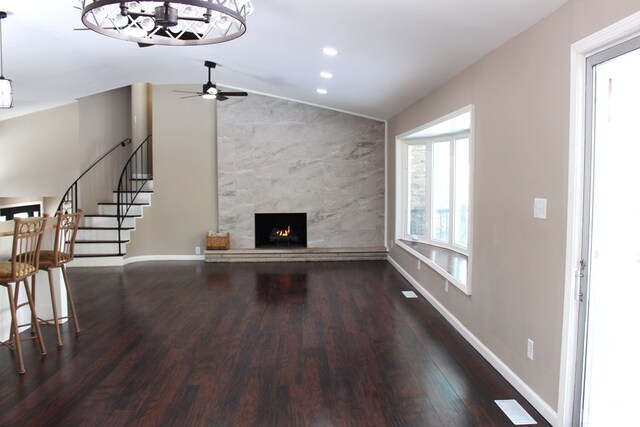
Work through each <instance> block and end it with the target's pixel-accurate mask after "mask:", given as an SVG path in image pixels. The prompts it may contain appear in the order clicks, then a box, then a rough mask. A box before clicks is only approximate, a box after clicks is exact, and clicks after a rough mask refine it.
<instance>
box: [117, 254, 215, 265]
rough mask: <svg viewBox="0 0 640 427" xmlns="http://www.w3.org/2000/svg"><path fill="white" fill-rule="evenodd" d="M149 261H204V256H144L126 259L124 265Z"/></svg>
mask: <svg viewBox="0 0 640 427" xmlns="http://www.w3.org/2000/svg"><path fill="white" fill-rule="evenodd" d="M147 261H204V255H143V256H133V257H128V258H125V259H124V265H127V264H133V263H136V262H147Z"/></svg>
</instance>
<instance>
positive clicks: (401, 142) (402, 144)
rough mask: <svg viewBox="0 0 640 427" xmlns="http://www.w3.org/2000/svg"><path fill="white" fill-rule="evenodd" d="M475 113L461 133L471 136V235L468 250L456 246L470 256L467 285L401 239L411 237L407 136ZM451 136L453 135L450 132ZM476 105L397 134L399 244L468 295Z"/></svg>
mask: <svg viewBox="0 0 640 427" xmlns="http://www.w3.org/2000/svg"><path fill="white" fill-rule="evenodd" d="M468 112H470V113H471V123H470V129H469V130H468V131H463V132H459V133H460V134H462V133H468V136H469V159H470V162H469V212H468V215H469V219H468V221H469V225H468V230H467V235H468V241H467V251H466V253H464V252H461V251H460V250H458V249H454V250H456V251H457V252H460V253H463V254H464V255H466V256H467V283H466V284H463V283H461V282H459V281H458V280H455V278H453V276H451V275H450V274H449V273H447V272H446V271H445V270H444V269H442V268H441V267H440V266H438V265H436V264H435V263H433V262H432V261H431V260H429V259H428V258H426V257H424V256H423V255H421V254H419V253H418V252H416V251H415V250H413V249H412V248H410V247H409V246H407V245H405V244H403V243H402V242H401V241H400V239H407V238H408V236H410V235H409V234H408V233H407V232H406V230H407V229H406V227H407V224H408V220H407V218H408V214H409V213H408V204H407V203H405V201H406V200H407V197H408V194H407V193H408V187H409V185H408V184H409V182H408V179H409V174H408V164H407V160H408V156H407V148H406V147H407V146H408V145H409V144H410V142H409V143H408V142H407V139H408V138H409V137H410V136H411V135H414V134H415V133H417V132H420V131H422V130H425V129H428V128H430V127H433V126H436V125H438V124H440V123H442V122H445V121H447V120H450V119H453V118H455V117H457V116H460V115H462V114H465V113H468ZM449 135H451V134H449ZM438 137H439V136H433V137H429V138H421V139H416V140H415V141H416V143H419V142H420V140H422V141H424V140H425V139H437V138H438ZM474 159H475V106H474V105H473V104H470V105H467V106H466V107H463V108H460V109H459V110H456V111H454V112H452V113H449V114H447V115H445V116H443V117H440V118H438V119H436V120H433V121H431V122H428V123H426V124H424V125H422V126H419V127H417V128H415V129H412V130H410V131H408V132H404V133H402V134H400V135H397V136H396V180H395V181H396V203H395V205H396V216H395V217H396V226H395V236H394V241H395V244H396V245H398V246H400V247H401V248H402V249H404V250H406V251H407V252H408V253H410V254H411V255H413V256H414V257H415V258H417V259H419V260H421V261H424V262H425V263H426V264H427V265H429V266H430V267H431V268H433V270H434V271H436V272H437V273H439V274H440V275H441V276H443V277H444V278H445V279H447V280H449V282H450V283H451V284H453V285H454V286H456V287H457V288H459V289H460V290H461V291H462V292H464V293H465V294H467V295H471V285H472V273H473V256H472V254H473V229H474V227H473V222H474V221H473V212H474V207H473V205H474V203H473V200H474V176H475V173H474V171H475V161H474ZM450 203H452V201H450ZM429 204H431V201H429ZM429 209H431V206H429ZM429 227H431V224H430V225H429ZM411 240H415V239H411ZM424 243H426V244H428V245H433V246H442V245H438V244H437V243H435V244H434V242H432V241H430V242H424ZM443 247H446V248H448V249H452V248H450V247H448V246H443Z"/></svg>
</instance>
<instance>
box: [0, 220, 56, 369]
mask: <svg viewBox="0 0 640 427" xmlns="http://www.w3.org/2000/svg"><path fill="white" fill-rule="evenodd" d="M47 218H48V215H47V214H45V215H44V216H42V217H40V218H27V219H21V218H16V219H15V220H14V221H15V226H14V231H13V246H12V250H11V260H10V261H0V285H1V286H4V287H5V288H7V293H8V297H9V309H10V311H11V330H10V332H9V339H8V340H7V341H2V342H0V345H4V346H7V347H9V348H11V349H13V350H15V352H16V355H17V357H18V373H20V374H24V373H25V368H24V361H23V359H22V344H21V341H22V340H24V339H34V338H35V339H36V340H37V341H38V345H39V346H40V354H42V355H43V356H44V355H45V354H47V352H46V350H45V347H44V341H43V340H42V334H41V333H40V325H38V321H37V320H36V319H37V314H36V309H35V304H34V302H33V296H32V294H31V290H30V289H29V285H28V283H27V279H31V284H32V285H33V283H34V280H35V275H36V274H37V273H38V259H39V256H40V247H41V246H42V236H43V233H44V230H45V227H46V224H47ZM21 283H22V284H23V287H24V290H25V294H26V296H27V301H26V302H23V303H19V302H18V301H19V293H20V284H21ZM14 285H15V289H14ZM25 306H28V307H29V308H30V310H31V323H25V324H19V323H18V317H17V312H18V310H19V309H20V308H22V307H25ZM24 326H31V328H32V332H33V334H32V335H31V336H29V337H26V338H21V337H20V328H21V327H24Z"/></svg>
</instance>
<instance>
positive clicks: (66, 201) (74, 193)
mask: <svg viewBox="0 0 640 427" xmlns="http://www.w3.org/2000/svg"><path fill="white" fill-rule="evenodd" d="M127 144H131V138H126V139H124V140H122V141H120V142H118V144H116V145H115V146H114V147H113V148H111V149H110V150H109V151H107V152H106V153H104V154H103V155H102V157H100V158H99V159H98V160H96V161H95V162H93V164H92V165H91V166H89V167H88V168H87V170H85V171H84V172H82V175H80V176H79V177H78V179H76V180H75V181H74V182H73V184H71V186H70V187H69V189H68V190H67V191H66V192H65V193H64V196H62V200H60V204H59V205H58V208H57V209H56V214H57V213H58V212H59V211H63V212H64V213H72V212H76V211H77V210H78V207H79V206H78V182H79V181H80V179H82V177H83V176H85V175H86V174H87V172H89V171H90V170H91V169H93V167H94V166H95V165H97V164H98V163H100V162H101V161H102V159H104V158H105V157H107V156H108V155H109V154H111V153H112V152H113V151H115V149H116V148H118V147H124V146H126V145H127Z"/></svg>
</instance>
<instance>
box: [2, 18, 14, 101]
mask: <svg viewBox="0 0 640 427" xmlns="http://www.w3.org/2000/svg"><path fill="white" fill-rule="evenodd" d="M6 17H7V12H0V108H11V107H13V88H12V87H11V80H9V79H5V78H4V69H3V63H2V20H3V19H4V18H6Z"/></svg>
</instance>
